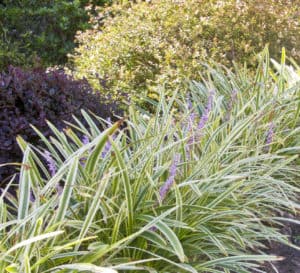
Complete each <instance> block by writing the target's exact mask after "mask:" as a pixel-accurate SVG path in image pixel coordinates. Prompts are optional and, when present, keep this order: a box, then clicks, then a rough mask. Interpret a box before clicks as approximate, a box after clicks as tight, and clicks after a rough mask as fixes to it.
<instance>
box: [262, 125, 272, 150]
mask: <svg viewBox="0 0 300 273" xmlns="http://www.w3.org/2000/svg"><path fill="white" fill-rule="evenodd" d="M273 137H274V123H273V122H270V124H269V130H268V132H267V137H266V143H265V144H266V145H265V147H264V151H265V152H266V153H268V152H269V151H270V146H271V143H272V141H273Z"/></svg>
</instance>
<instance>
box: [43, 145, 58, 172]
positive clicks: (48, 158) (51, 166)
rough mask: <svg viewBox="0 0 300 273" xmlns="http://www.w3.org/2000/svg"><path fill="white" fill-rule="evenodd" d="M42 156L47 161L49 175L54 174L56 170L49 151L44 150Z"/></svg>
mask: <svg viewBox="0 0 300 273" xmlns="http://www.w3.org/2000/svg"><path fill="white" fill-rule="evenodd" d="M44 157H45V160H46V162H47V165H48V170H49V172H50V175H51V176H54V175H55V174H56V171H57V170H56V165H55V161H54V159H53V158H52V156H51V154H50V152H48V151H46V152H44Z"/></svg>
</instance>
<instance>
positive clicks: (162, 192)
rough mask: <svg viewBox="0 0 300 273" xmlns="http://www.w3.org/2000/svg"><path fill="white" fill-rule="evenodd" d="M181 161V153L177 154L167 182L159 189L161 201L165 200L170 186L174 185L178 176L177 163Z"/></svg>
mask: <svg viewBox="0 0 300 273" xmlns="http://www.w3.org/2000/svg"><path fill="white" fill-rule="evenodd" d="M179 161H180V154H176V155H175V157H174V160H173V163H172V165H171V167H170V170H169V177H168V179H167V180H166V182H165V183H164V184H163V185H162V186H161V188H160V189H159V196H160V199H161V201H163V200H164V199H165V197H166V195H167V193H168V191H169V190H170V188H171V187H172V185H173V183H174V179H175V176H176V171H177V165H178V163H179Z"/></svg>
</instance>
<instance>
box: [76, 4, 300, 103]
mask: <svg viewBox="0 0 300 273" xmlns="http://www.w3.org/2000/svg"><path fill="white" fill-rule="evenodd" d="M121 2H122V3H117V4H116V3H115V4H114V5H112V6H110V7H108V8H107V9H105V11H104V12H103V11H101V12H99V13H98V14H97V15H96V16H94V17H93V18H92V19H91V24H92V25H93V28H91V29H89V30H86V31H83V32H80V33H79V35H77V42H78V43H79V44H80V45H79V47H78V48H77V49H76V53H75V55H73V56H72V57H71V58H70V61H71V64H72V65H73V67H72V70H74V71H75V74H76V76H77V77H83V76H84V77H87V78H88V79H89V81H90V82H91V83H92V85H93V86H94V87H95V88H97V89H100V90H101V92H109V93H113V94H114V95H115V98H118V96H119V93H120V91H123V92H128V93H130V94H133V95H134V96H139V95H145V93H148V95H149V93H150V96H151V95H153V93H152V92H153V89H155V86H156V85H157V84H165V85H166V87H167V88H169V89H170V90H172V89H174V88H173V87H174V86H176V85H177V84H178V82H181V83H182V82H184V81H183V80H184V79H195V80H200V73H199V72H200V71H201V70H203V69H204V66H203V65H202V63H203V62H209V60H211V59H213V60H214V61H216V62H220V63H222V64H224V65H226V66H230V65H231V66H232V63H233V62H235V63H238V64H244V63H245V62H246V63H247V65H248V66H249V67H254V66H255V65H256V61H257V60H256V56H257V53H258V52H260V51H261V50H263V48H264V47H265V45H269V49H270V55H271V56H272V57H274V58H275V59H276V58H278V57H279V56H280V53H281V48H282V47H283V46H284V47H285V48H286V51H287V54H288V55H289V56H291V57H292V58H294V59H296V60H298V61H299V60H300V51H299V48H300V47H299V45H300V39H299V38H300V29H299V18H300V17H299V10H298V8H297V7H299V5H300V1H299V0H295V1H286V0H285V1H277V0H276V1H275V0H259V1H258V0H254V1H253V0H251V1H245V0H244V1H243V0H241V1H237V0H228V1H217V0H211V1H207V0H205V1H201V0H197V1H196V0H185V1H172V0H165V1H157V0H153V1H134V2H135V3H133V1H121ZM103 18H104V20H103ZM132 90H134V91H132Z"/></svg>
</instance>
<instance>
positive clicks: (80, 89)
mask: <svg viewBox="0 0 300 273" xmlns="http://www.w3.org/2000/svg"><path fill="white" fill-rule="evenodd" d="M0 109H1V111H0V143H1V147H0V164H3V163H8V162H20V160H21V158H22V153H21V150H20V148H19V147H18V145H17V143H16V137H17V136H18V135H21V136H22V137H23V138H24V139H26V141H29V142H31V143H35V144H38V143H37V139H38V136H37V134H36V133H35V132H34V130H33V129H32V128H31V127H30V124H31V125H33V126H35V127H37V128H38V129H39V130H41V132H42V133H43V134H44V135H45V136H46V137H48V136H49V134H50V130H49V127H48V126H47V123H46V120H49V121H50V122H51V123H53V124H54V125H55V126H57V127H58V128H59V129H60V130H61V129H63V128H64V127H65V124H64V121H71V120H72V115H73V114H75V115H77V116H79V115H80V110H81V109H86V110H91V111H92V112H94V113H97V114H98V115H99V116H101V117H111V116H112V115H113V110H116V106H113V105H112V104H111V105H108V104H105V98H104V97H100V95H99V94H94V93H93V90H92V88H91V87H90V85H89V84H88V83H87V81H86V80H74V79H72V77H70V76H67V75H66V74H65V73H63V72H62V71H60V70H54V71H49V72H46V71H44V70H42V69H36V70H32V71H28V72H25V71H23V70H21V69H20V68H16V67H10V68H9V71H8V72H7V73H4V72H2V73H1V74H0ZM10 171H11V168H6V169H5V168H1V169H0V182H1V181H3V179H4V178H5V177H7V174H8V173H7V172H10Z"/></svg>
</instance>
